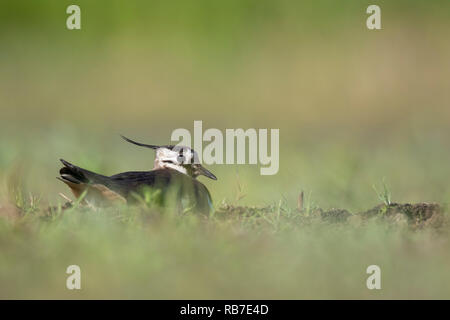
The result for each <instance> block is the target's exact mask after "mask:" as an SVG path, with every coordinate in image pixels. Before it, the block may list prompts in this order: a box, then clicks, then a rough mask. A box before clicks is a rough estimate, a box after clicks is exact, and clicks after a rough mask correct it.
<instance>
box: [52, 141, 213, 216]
mask: <svg viewBox="0 0 450 320" xmlns="http://www.w3.org/2000/svg"><path fill="white" fill-rule="evenodd" d="M121 137H122V138H123V139H124V140H125V141H127V142H129V143H132V144H134V145H137V146H140V147H146V148H150V149H153V150H155V151H156V156H155V160H154V165H153V169H152V170H150V171H129V172H122V173H118V174H115V175H112V176H106V175H102V174H99V173H95V172H92V171H89V170H87V169H83V168H81V167H78V166H76V165H74V164H72V163H70V162H68V161H66V160H64V159H60V161H61V162H62V164H63V167H62V168H61V169H60V170H59V174H60V176H59V177H57V179H59V180H61V181H62V182H64V183H65V184H66V185H68V186H69V188H70V189H71V191H72V193H73V194H74V196H75V197H76V198H78V199H79V198H80V197H82V201H83V202H84V203H87V204H90V205H93V206H110V205H113V204H116V203H126V204H133V203H137V202H139V199H141V200H142V196H145V194H146V192H147V194H148V192H149V193H150V194H153V195H155V194H156V196H154V197H153V200H154V203H155V204H156V205H159V206H162V207H164V206H168V205H169V204H170V203H171V201H174V204H175V205H176V208H177V209H178V210H179V211H182V212H185V211H190V210H192V211H195V212H199V213H202V214H209V213H211V212H212V211H213V203H212V198H211V194H210V192H209V190H208V189H207V188H206V186H205V185H204V184H202V183H201V182H200V181H198V180H197V178H198V177H199V176H201V175H203V176H206V177H208V178H210V179H213V180H217V177H216V176H215V175H214V174H213V173H212V172H210V171H209V170H207V169H206V168H205V167H203V166H202V165H201V164H200V163H199V162H198V155H197V153H196V152H195V150H193V149H191V148H189V147H186V146H179V145H151V144H144V143H140V142H136V141H134V140H131V139H129V138H127V137H125V136H121Z"/></svg>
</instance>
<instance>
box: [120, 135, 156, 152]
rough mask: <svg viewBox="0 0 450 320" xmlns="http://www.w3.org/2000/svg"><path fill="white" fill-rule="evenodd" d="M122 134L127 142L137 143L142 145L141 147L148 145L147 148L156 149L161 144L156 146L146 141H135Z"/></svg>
mask: <svg viewBox="0 0 450 320" xmlns="http://www.w3.org/2000/svg"><path fill="white" fill-rule="evenodd" d="M120 136H121V137H122V139H124V140H125V141H127V142H129V143H132V144H135V145H137V146H140V147H146V148H150V149H153V150H156V149H158V148H159V146H155V145H153V144H144V143H140V142H136V141H133V140H131V139H128V138H127V137H125V136H123V135H120Z"/></svg>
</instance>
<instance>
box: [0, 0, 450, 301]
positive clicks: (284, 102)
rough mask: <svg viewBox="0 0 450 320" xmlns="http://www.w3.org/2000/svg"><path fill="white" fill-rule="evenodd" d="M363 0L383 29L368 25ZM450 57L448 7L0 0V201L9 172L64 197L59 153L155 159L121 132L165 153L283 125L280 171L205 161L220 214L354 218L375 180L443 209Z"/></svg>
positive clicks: (132, 166) (145, 162) (119, 167)
mask: <svg viewBox="0 0 450 320" xmlns="http://www.w3.org/2000/svg"><path fill="white" fill-rule="evenodd" d="M70 4H77V5H79V6H80V7H81V21H82V22H81V24H82V29H81V30H67V29H66V18H67V17H68V14H66V8H67V6H68V5H70ZM370 4H378V5H380V7H381V16H382V30H375V31H371V30H368V29H367V28H366V19H367V17H368V15H367V14H366V8H367V7H368V6H369V5H370ZM449 57H450V2H449V1H445V0H443V1H437V0H434V1H418V0H414V1H412V0H409V1H406V0H399V1H375V2H373V1H372V2H370V1H369V2H368V1H360V0H358V1H357V0H347V1H340V2H338V1H331V0H319V1H308V2H307V1H288V0H281V1H269V0H239V1H238V0H228V1H211V0H209V1H207V0H201V1H196V0H193V1H185V0H172V1H153V0H152V1H138V0H132V1H103V0H96V1H61V0H58V1H57V0H41V1H22V0H15V1H11V0H3V1H2V2H1V3H0V133H1V138H0V179H1V181H2V185H1V187H0V195H1V196H0V201H1V202H3V203H6V202H7V201H8V200H7V192H6V186H5V185H6V181H7V179H8V177H9V176H11V175H12V174H16V173H17V172H19V173H20V174H19V175H20V177H21V179H22V181H23V184H24V185H26V187H27V189H28V190H29V191H31V192H32V193H33V194H40V195H41V196H42V199H43V200H42V201H43V203H51V204H55V203H57V201H60V200H59V199H58V196H57V194H58V192H64V193H66V194H67V193H68V192H67V191H68V190H67V188H66V186H64V185H63V184H62V183H60V182H58V181H57V180H56V179H55V177H56V176H57V172H58V169H59V167H60V164H59V162H58V159H59V158H64V159H66V160H68V161H71V162H73V163H75V164H77V165H79V166H81V167H85V168H87V169H90V170H93V171H98V172H101V173H104V174H115V173H118V172H121V171H126V170H147V169H150V168H151V167H152V165H153V157H154V154H153V153H152V151H148V150H145V149H139V148H136V147H133V146H131V145H130V144H127V143H125V142H123V141H122V140H121V139H120V137H119V134H124V135H126V136H129V137H130V138H133V139H136V140H138V141H143V142H147V143H152V144H159V143H160V144H163V143H164V144H166V143H169V142H170V134H171V132H172V131H173V130H174V129H176V128H187V129H189V130H193V121H194V120H203V128H204V129H207V128H219V129H221V130H225V128H244V129H246V128H257V129H258V128H279V129H280V170H279V173H278V174H277V175H274V176H261V175H260V174H259V167H258V166H249V165H245V166H242V165H240V166H238V165H215V166H209V167H208V168H209V169H211V171H213V172H214V173H215V174H216V175H217V177H218V178H219V180H218V181H205V180H206V179H203V180H202V182H204V183H205V184H206V185H207V187H208V188H209V189H210V191H211V193H212V196H213V199H214V201H215V204H216V206H218V205H220V203H221V202H222V201H223V200H225V201H226V202H229V203H234V204H240V205H260V206H263V205H269V204H272V203H277V202H278V201H279V200H280V199H285V201H286V202H287V203H288V204H290V205H291V206H292V207H294V206H295V204H296V199H297V195H298V193H299V192H300V191H301V190H304V191H305V193H306V194H307V195H308V197H309V198H310V199H312V200H311V201H312V202H314V203H315V204H316V205H319V206H321V207H324V208H330V207H344V208H347V209H349V210H352V211H360V210H365V209H367V208H370V207H373V206H374V205H376V204H377V203H379V199H378V198H377V196H376V194H375V192H374V190H373V188H372V186H373V184H379V183H380V182H381V181H382V179H383V178H385V179H386V183H387V185H388V186H389V188H390V190H391V191H392V197H393V201H396V202H421V201H426V202H439V203H444V204H445V203H448V202H449V199H450V184H449V181H450V166H449V165H448V164H449V163H450V148H449V141H450V140H449V138H450V90H449V88H450V59H449ZM243 195H245V196H243ZM89 230H90V229H89ZM168 233H169V234H170V232H168ZM163 236H166V234H165V233H163ZM5 237H6V236H5ZM224 237H225V236H224ZM5 239H7V237H6V238H5ZM370 239H372V238H370ZM391 240H392V239H391ZM391 240H388V241H391ZM43 241H44V243H46V242H45V241H46V240H43ZM135 241H138V240H135ZM280 241H281V240H280ZM283 241H284V240H283ZM345 241H348V242H350V243H351V242H352V241H349V240H345ZM370 241H372V240H370ZM370 241H369V242H370ZM374 241H375V240H374ZM395 241H396V240H395V239H394V240H392V242H393V243H395ZM219 242H220V241H219ZM175 243H176V244H181V243H182V241H181V240H177V241H176V242H175ZM345 243H347V242H345ZM173 245H175V244H173ZM192 245H193V246H194V245H195V244H192ZM324 245H326V244H324ZM61 250H62V249H61ZM211 250H212V249H211ZM236 250H238V253H236V256H235V257H237V256H240V254H241V253H242V255H245V254H246V253H245V252H246V251H245V250H244V249H242V248H241V249H236ZM240 250H242V252H241V251H240ZM252 250H253V249H252ZM292 250H293V251H292V252H295V250H296V249H295V248H294V247H292ZM349 250H351V249H349ZM289 252H290V251H286V252H285V253H284V254H285V256H283V257H284V258H286V259H288V257H289V256H290V255H289V254H290V253H289ZM395 252H396V251H395V250H393V251H392V252H391V253H392V255H396V253H395ZM349 254H350V253H349ZM262 256H263V254H262V253H261V257H260V258H261V259H262ZM272 258H273V259H276V257H272ZM447 258H448V257H447ZM202 259H203V260H205V261H206V257H203V256H202V258H201V259H200V260H201V261H203V260H202ZM236 259H237V258H236ZM280 259H281V258H280ZM219 260H220V259H219ZM244 260H245V259H244ZM11 261H15V260H11ZM17 261H19V260H17ZM105 261H107V260H105ZM405 261H409V260H405ZM253 262H254V261H253ZM447 262H448V260H447ZM161 263H162V265H164V263H163V262H161ZM249 264H250V262H249ZM11 265H14V264H13V263H12V262H11ZM405 265H406V262H405ZM264 268H265V267H262V269H264ZM268 268H269V267H268ZM424 269H425V270H432V269H426V268H424ZM263 271H264V270H262V271H261V272H262V274H264V272H263ZM293 272H294V271H293ZM255 277H256V276H255ZM330 277H331V274H330ZM283 281H284V280H283ZM405 281H406V279H405ZM257 282H258V281H256V280H255V283H257ZM286 285H287V282H286ZM267 286H268V287H270V285H269V284H267ZM38 288H39V287H38ZM260 289H261V290H262V291H263V289H264V285H261V288H260ZM208 290H209V289H208V288H205V289H204V290H203V291H202V290H201V289H199V292H200V293H199V294H198V295H195V294H194V295H193V297H205V296H206V297H207V296H208V292H210V291H208ZM211 290H212V289H211ZM290 290H291V289H289V290H287V291H286V292H278V293H279V294H278V295H275V296H276V297H280V296H281V297H286V296H289V293H292V292H293V291H295V290H294V289H292V290H293V291H290ZM405 290H406V289H405ZM36 292H38V291H36ZM211 292H212V291H211ZM214 292H215V293H216V295H214V297H222V296H221V295H220V294H217V291H214ZM244 292H246V291H244ZM251 292H253V291H249V293H248V294H243V296H245V297H252V295H251ZM317 292H319V291H317ZM402 292H403V291H402ZM406 292H407V291H405V292H404V293H406ZM226 293H227V294H229V292H228V291H226ZM275 293H276V292H275ZM15 294H16V295H17V296H20V291H16V292H15ZM30 295H31V296H33V295H32V294H30ZM49 296H51V294H49ZM167 296H170V294H167ZM224 296H227V295H226V294H225V295H224ZM317 296H318V295H317ZM348 296H351V294H350V293H349V295H348ZM425 296H426V295H425ZM152 297H153V296H152ZM227 297H229V296H227ZM328 297H335V296H334V295H333V294H331V295H330V296H328Z"/></svg>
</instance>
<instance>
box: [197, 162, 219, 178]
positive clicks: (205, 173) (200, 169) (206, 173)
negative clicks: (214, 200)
mask: <svg viewBox="0 0 450 320" xmlns="http://www.w3.org/2000/svg"><path fill="white" fill-rule="evenodd" d="M197 169H198V173H199V174H200V175H202V176H205V177H208V178H210V179H213V180H217V177H216V176H215V175H214V174H213V173H212V172H211V171H209V170H207V169H205V168H204V167H203V166H202V165H201V164H200V165H198V167H197Z"/></svg>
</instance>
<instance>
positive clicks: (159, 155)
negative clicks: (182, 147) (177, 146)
mask: <svg viewBox="0 0 450 320" xmlns="http://www.w3.org/2000/svg"><path fill="white" fill-rule="evenodd" d="M182 164H183V159H181V158H180V154H179V152H178V151H175V150H171V149H169V148H164V147H162V148H158V149H156V157H155V162H154V165H155V167H154V169H164V168H170V169H174V170H177V171H179V172H181V173H184V174H187V170H186V168H185V167H183V166H182Z"/></svg>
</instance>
